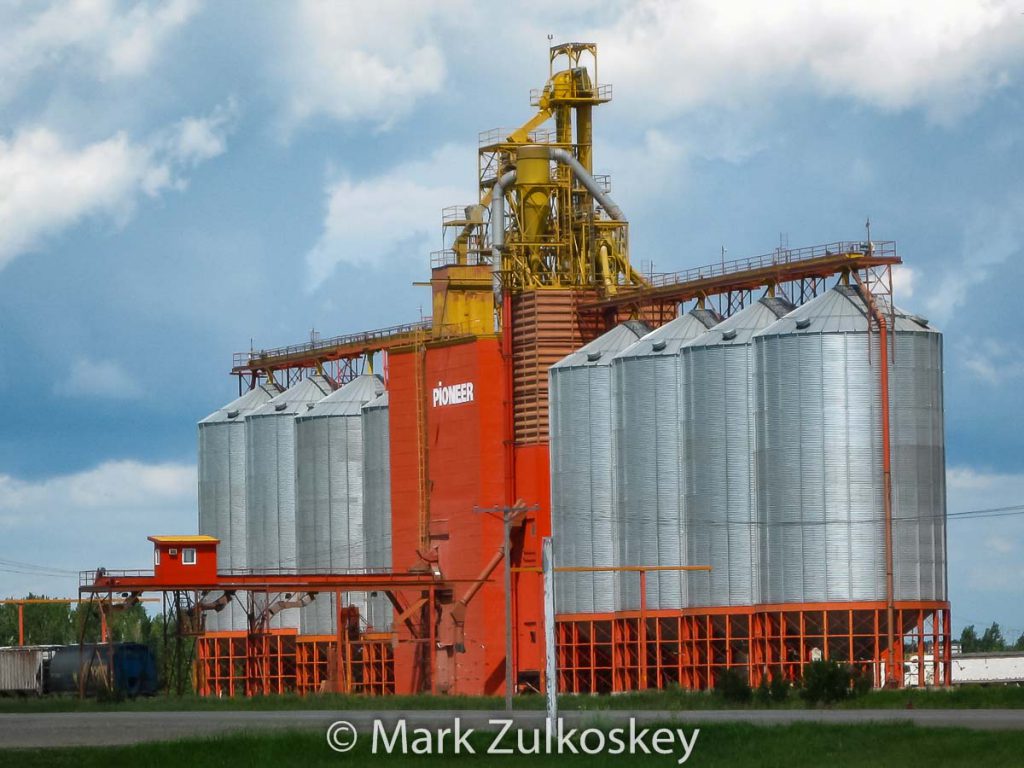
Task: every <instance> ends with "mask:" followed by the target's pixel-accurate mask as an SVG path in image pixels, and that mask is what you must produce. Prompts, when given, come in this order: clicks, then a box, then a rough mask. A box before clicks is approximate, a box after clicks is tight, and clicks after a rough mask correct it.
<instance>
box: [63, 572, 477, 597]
mask: <svg viewBox="0 0 1024 768" xmlns="http://www.w3.org/2000/svg"><path fill="white" fill-rule="evenodd" d="M474 581H476V579H436V578H434V576H433V575H431V574H425V573H348V574H326V573H323V574H294V573H292V574H268V573H245V574H235V573H222V574H218V575H217V579H216V581H212V582H201V583H200V582H180V583H172V582H169V581H167V580H165V579H157V578H156V576H142V575H138V574H135V573H132V574H127V575H119V574H118V573H117V572H112V571H105V572H104V573H102V574H99V575H97V576H96V577H95V579H94V580H93V581H92V583H88V584H82V585H81V586H80V587H79V591H81V592H170V591H174V590H187V591H191V592H202V591H208V590H230V589H234V590H246V591H259V590H263V589H272V590H276V591H289V592H328V591H334V590H338V589H340V590H342V591H344V592H370V591H375V590H392V589H432V588H435V587H439V586H441V587H443V586H445V585H450V584H458V583H471V582H474Z"/></svg>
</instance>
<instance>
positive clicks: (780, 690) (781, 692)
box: [769, 670, 790, 704]
mask: <svg viewBox="0 0 1024 768" xmlns="http://www.w3.org/2000/svg"><path fill="white" fill-rule="evenodd" d="M789 689H790V685H789V681H788V680H787V679H786V678H785V677H784V676H783V674H782V670H778V671H776V672H772V682H771V684H770V686H769V691H770V695H771V699H772V701H773V702H775V703H776V704H778V703H781V702H783V701H785V700H786V699H788V698H789Z"/></svg>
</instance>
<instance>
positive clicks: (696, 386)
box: [679, 297, 793, 606]
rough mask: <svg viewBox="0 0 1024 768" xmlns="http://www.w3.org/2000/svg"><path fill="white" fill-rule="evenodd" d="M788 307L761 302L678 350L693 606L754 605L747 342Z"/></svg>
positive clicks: (756, 577) (756, 574)
mask: <svg viewBox="0 0 1024 768" xmlns="http://www.w3.org/2000/svg"><path fill="white" fill-rule="evenodd" d="M792 308H793V305H792V304H790V303H789V302H787V301H785V300H784V299H778V298H769V297H765V298H763V299H760V300H759V301H756V302H754V303H753V304H751V305H749V306H747V307H745V308H744V309H742V310H740V311H739V312H737V313H736V314H734V315H732V316H731V317H729V318H728V319H726V320H723V321H722V322H721V323H719V324H718V325H717V326H715V327H714V328H713V329H712V330H710V331H708V332H707V333H705V334H703V335H702V336H699V337H698V338H696V339H694V340H693V341H690V342H688V343H687V344H684V345H683V347H682V349H680V351H679V374H680V385H679V394H680V417H681V429H682V438H683V484H684V496H683V508H684V514H685V523H686V530H685V533H684V539H685V542H686V551H687V557H688V559H689V564H691V565H710V566H711V568H712V570H711V573H709V574H705V573H695V574H692V575H691V576H690V579H689V586H690V603H689V604H690V605H691V606H730V605H753V604H754V603H756V602H758V599H759V592H760V589H759V587H760V563H759V560H760V558H759V547H758V539H759V535H758V526H757V495H756V483H755V460H754V445H755V438H756V430H755V424H754V359H753V350H752V347H751V338H752V337H753V335H754V333H755V332H757V331H759V330H761V329H763V328H766V327H768V326H769V325H771V324H772V323H774V322H775V321H776V320H778V319H779V318H780V317H782V316H783V315H785V314H786V313H787V312H789V311H790V310H791V309H792Z"/></svg>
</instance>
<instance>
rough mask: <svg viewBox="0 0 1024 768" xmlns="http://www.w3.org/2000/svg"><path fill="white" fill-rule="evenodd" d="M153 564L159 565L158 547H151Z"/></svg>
mask: <svg viewBox="0 0 1024 768" xmlns="http://www.w3.org/2000/svg"><path fill="white" fill-rule="evenodd" d="M153 565H160V547H154V548H153Z"/></svg>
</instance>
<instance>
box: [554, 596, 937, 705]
mask: <svg viewBox="0 0 1024 768" xmlns="http://www.w3.org/2000/svg"><path fill="white" fill-rule="evenodd" d="M886 613H887V606H886V603H885V602H878V603H850V604H841V603H827V604H798V605H772V606H756V607H739V608H704V609H686V610H681V611H650V612H648V613H646V615H645V617H644V618H642V619H641V618H640V616H639V615H638V614H637V613H636V612H633V613H622V614H614V615H611V614H590V615H575V616H561V617H559V619H558V626H557V632H556V633H557V638H558V650H557V656H558V675H559V691H562V692H565V693H617V692H622V691H635V690H643V689H647V688H654V689H663V688H667V687H669V686H679V687H682V688H686V689H695V690H702V689H708V688H712V687H714V685H715V681H716V679H717V676H718V674H719V673H720V672H721V671H722V670H724V669H737V670H742V671H743V672H745V673H746V674H747V675H748V676H749V680H750V683H751V685H755V686H756V685H758V684H759V683H760V682H761V680H762V679H764V678H765V677H766V676H773V675H781V676H782V677H784V678H785V679H787V680H791V681H794V680H799V679H800V678H801V677H802V675H803V671H804V667H805V666H806V665H807V664H808V663H809V662H810V661H812V659H813V658H814V657H816V656H817V653H816V651H817V652H820V654H821V658H823V659H832V660H835V661H842V662H845V663H848V664H851V665H852V666H853V667H854V668H855V669H859V670H861V671H863V672H866V673H869V674H871V676H872V680H873V682H874V685H875V686H876V687H877V686H881V685H882V684H883V682H884V676H885V675H886V674H887V670H889V669H895V670H900V672H899V680H900V681H901V683H902V682H904V680H905V682H907V683H909V684H917V685H922V686H923V685H925V684H926V682H927V681H929V680H930V681H933V682H934V683H935V684H939V685H947V686H948V685H950V684H951V646H950V621H949V603H945V602H920V603H918V602H907V603H904V602H900V603H896V605H895V606H894V618H895V621H896V626H897V627H898V638H899V640H901V641H902V642H900V641H899V640H898V641H897V643H896V646H895V648H896V653H895V659H894V663H893V664H889V663H888V662H889V653H888V651H887V650H886V649H887V648H888V647H889V643H888V637H887V632H886V629H885V618H886ZM928 652H931V653H932V659H931V661H930V665H931V669H930V670H929V669H928V666H927V665H926V664H912V665H909V668H908V672H907V673H904V672H903V669H904V664H905V663H906V662H907V660H908V658H909V657H910V656H912V655H916V656H917V658H918V659H924V658H925V655H926V653H928ZM911 669H912V672H911V671H910V670H911Z"/></svg>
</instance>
